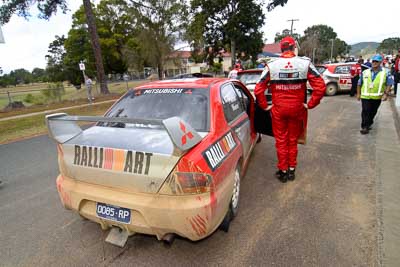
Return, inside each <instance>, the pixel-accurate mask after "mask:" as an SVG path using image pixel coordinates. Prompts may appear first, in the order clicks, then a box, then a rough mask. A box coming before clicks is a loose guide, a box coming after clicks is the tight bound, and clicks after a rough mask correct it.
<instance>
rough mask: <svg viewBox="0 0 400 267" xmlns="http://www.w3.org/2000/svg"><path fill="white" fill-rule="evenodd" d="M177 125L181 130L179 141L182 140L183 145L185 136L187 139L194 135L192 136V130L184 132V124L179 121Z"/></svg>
mask: <svg viewBox="0 0 400 267" xmlns="http://www.w3.org/2000/svg"><path fill="white" fill-rule="evenodd" d="M179 126H180V128H181V130H182V132H183V136H182V139H181V142H182V145H185V144H186V141H187V139H186V137H188V138H189V139H192V138H193V137H194V136H193V134H192V132H186V127H185V124H183V123H182V122H181V121H180V122H179Z"/></svg>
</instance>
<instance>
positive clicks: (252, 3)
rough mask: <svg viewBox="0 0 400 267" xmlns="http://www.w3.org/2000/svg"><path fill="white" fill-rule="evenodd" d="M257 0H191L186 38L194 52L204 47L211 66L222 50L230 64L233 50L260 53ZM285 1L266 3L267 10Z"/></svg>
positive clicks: (260, 20)
mask: <svg viewBox="0 0 400 267" xmlns="http://www.w3.org/2000/svg"><path fill="white" fill-rule="evenodd" d="M264 2H265V1H257V0H213V1H211V0H192V1H191V8H192V13H193V17H192V19H191V24H190V26H189V29H188V33H189V36H188V39H189V40H190V41H191V43H192V45H193V46H194V48H195V49H197V50H200V48H199V46H201V45H202V44H204V51H206V53H208V61H209V64H210V65H213V61H214V57H215V56H216V55H217V54H218V53H219V52H220V51H221V50H222V49H224V48H225V50H229V51H230V52H231V54H232V65H233V63H234V62H235V58H236V54H237V52H236V51H239V53H240V54H241V53H242V52H243V53H244V54H246V57H247V56H250V55H251V56H253V57H254V58H255V57H256V55H257V54H258V53H259V52H260V51H261V48H262V45H263V40H262V32H261V31H260V30H261V27H262V26H263V24H264V18H265V16H264V14H263V11H262V5H263V3H264ZM286 3H287V0H274V1H268V4H267V9H268V10H269V11H271V10H272V9H273V8H274V7H276V6H277V5H282V6H283V5H284V4H286Z"/></svg>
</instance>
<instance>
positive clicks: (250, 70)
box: [238, 69, 264, 74]
mask: <svg viewBox="0 0 400 267" xmlns="http://www.w3.org/2000/svg"><path fill="white" fill-rule="evenodd" d="M263 70H264V69H249V70H241V71H238V74H242V73H258V72H259V73H261V72H263Z"/></svg>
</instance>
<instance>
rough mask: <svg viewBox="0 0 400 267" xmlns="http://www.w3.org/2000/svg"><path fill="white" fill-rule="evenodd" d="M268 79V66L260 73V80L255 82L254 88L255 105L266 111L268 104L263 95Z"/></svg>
mask: <svg viewBox="0 0 400 267" xmlns="http://www.w3.org/2000/svg"><path fill="white" fill-rule="evenodd" d="M270 77H271V76H270V72H269V68H268V66H265V68H264V71H263V72H262V73H261V77H260V80H259V81H258V82H257V84H256V88H255V89H254V94H255V95H256V99H257V103H258V105H259V106H260V107H261V108H262V109H266V108H267V107H268V102H267V99H266V98H265V94H264V93H265V90H267V88H268V83H269V81H270V79H271V78H270Z"/></svg>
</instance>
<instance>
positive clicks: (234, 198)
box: [232, 169, 240, 210]
mask: <svg viewBox="0 0 400 267" xmlns="http://www.w3.org/2000/svg"><path fill="white" fill-rule="evenodd" d="M239 193H240V174H239V170H238V169H236V170H235V182H234V184H233V194H232V208H233V209H234V210H236V209H237V207H238V205H239Z"/></svg>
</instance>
